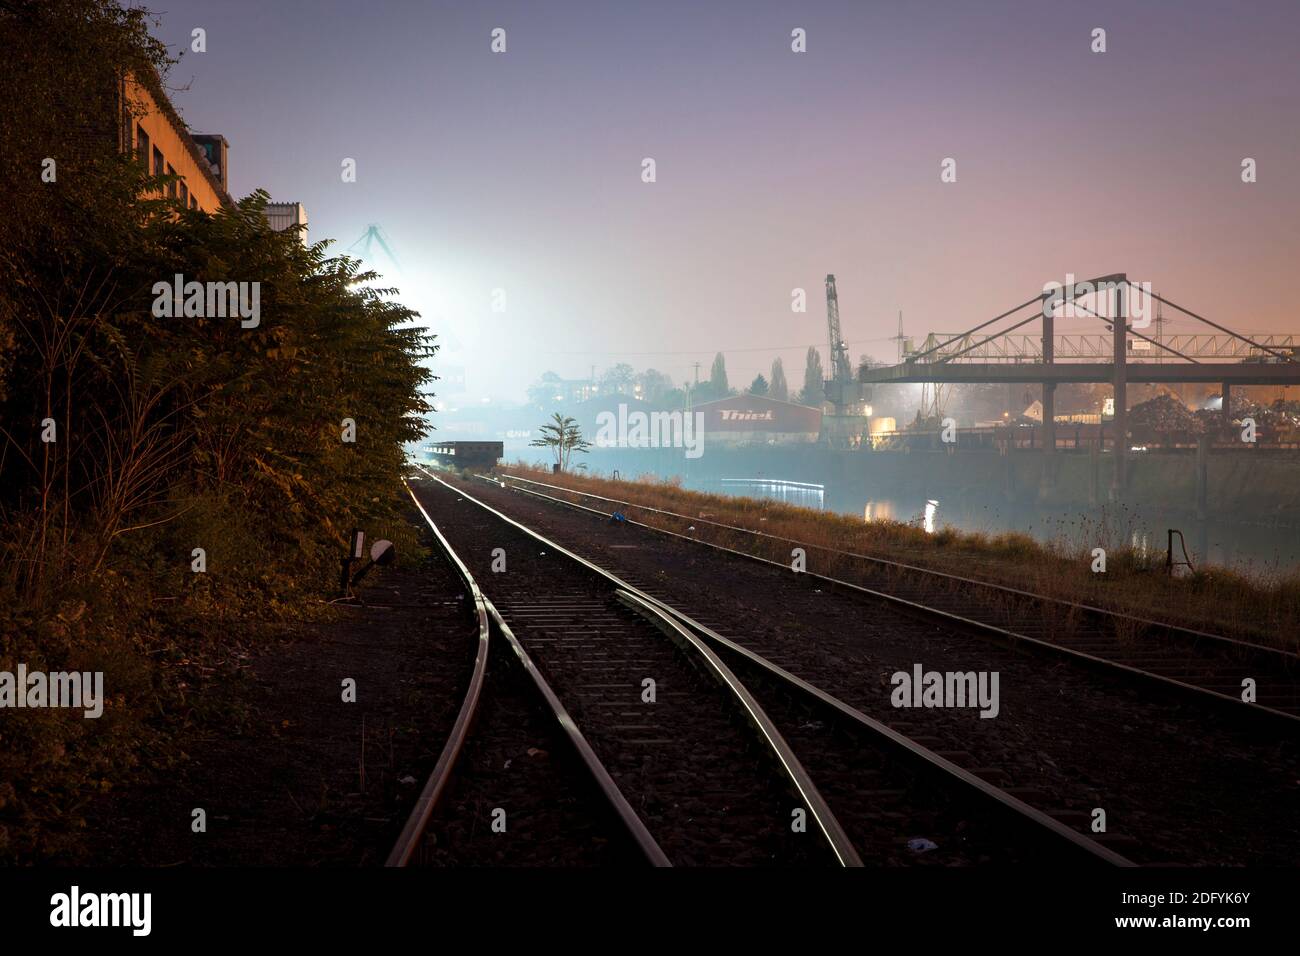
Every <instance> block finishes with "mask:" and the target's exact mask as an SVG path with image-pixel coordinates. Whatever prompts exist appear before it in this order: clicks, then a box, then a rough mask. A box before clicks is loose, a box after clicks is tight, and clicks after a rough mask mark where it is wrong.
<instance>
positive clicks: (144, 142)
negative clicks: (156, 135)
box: [135, 123, 149, 172]
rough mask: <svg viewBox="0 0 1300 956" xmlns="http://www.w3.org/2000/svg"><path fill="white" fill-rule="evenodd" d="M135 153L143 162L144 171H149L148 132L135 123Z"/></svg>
mask: <svg viewBox="0 0 1300 956" xmlns="http://www.w3.org/2000/svg"><path fill="white" fill-rule="evenodd" d="M135 155H136V157H137V158H138V159H139V160H140V162H142V163H144V168H145V172H148V171H149V134H148V133H146V132H145V131H144V127H143V126H141V125H139V124H138V123H137V124H136V127H135Z"/></svg>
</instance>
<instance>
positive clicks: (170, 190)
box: [167, 163, 177, 199]
mask: <svg viewBox="0 0 1300 956" xmlns="http://www.w3.org/2000/svg"><path fill="white" fill-rule="evenodd" d="M167 175H168V176H175V175H176V170H174V169H172V164H171V163H168V164H167ZM176 186H177V183H176V180H174V179H173V180H172V181H171V182H169V183H168V184H167V195H168V196H171V197H172V198H173V199H175V198H176V195H177V189H176Z"/></svg>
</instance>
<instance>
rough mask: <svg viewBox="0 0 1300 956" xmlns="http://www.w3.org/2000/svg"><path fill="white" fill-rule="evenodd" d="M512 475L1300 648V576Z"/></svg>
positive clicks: (739, 500)
mask: <svg viewBox="0 0 1300 956" xmlns="http://www.w3.org/2000/svg"><path fill="white" fill-rule="evenodd" d="M504 470H505V471H507V472H508V473H512V474H518V475H520V476H522V477H527V478H531V479H533V480H537V481H544V482H549V483H552V484H556V485H559V486H562V487H566V488H572V489H574V490H577V491H584V492H590V493H593V494H597V495H603V496H605V497H608V498H611V499H615V500H617V501H620V502H624V503H626V504H631V505H642V506H646V507H651V508H659V509H663V510H665V511H672V512H675V513H677V514H681V515H686V516H688V517H693V518H706V519H707V520H709V521H713V522H719V523H722V524H729V525H733V526H735V527H737V528H743V529H746V530H749V531H761V532H764V533H765V534H767V535H771V536H773V537H772V538H755V537H754V536H752V535H746V534H733V536H732V539H731V540H729V542H728V544H729V546H733V547H740V548H743V549H745V550H747V551H750V552H751V553H759V554H762V555H763V556H765V557H770V558H772V559H773V560H781V561H784V562H787V563H788V562H789V561H790V560H791V558H790V553H789V552H790V550H791V547H792V544H793V543H794V542H802V543H805V544H808V545H812V546H814V547H817V548H823V549H829V550H831V551H842V552H854V553H858V554H865V555H869V556H871V557H879V558H885V559H888V560H893V561H900V562H904V563H908V564H913V565H916V566H919V567H923V568H927V569H931V570H936V571H943V572H946V573H949V574H954V575H959V576H962V577H969V578H973V579H976V580H980V581H988V582H991V583H996V584H1001V585H1005V586H1008V587H1015V588H1021V589H1023V590H1026V591H1030V592H1033V593H1036V594H1041V595H1044V596H1047V597H1054V598H1059V599H1062V600H1068V601H1073V602H1078V603H1085V604H1092V605H1096V606H1098V607H1105V608H1109V609H1112V610H1115V611H1118V612H1121V613H1124V614H1130V615H1133V616H1135V617H1140V618H1146V619H1150V620H1155V621H1161V622H1165V623H1169V624H1174V625H1178V626H1181V627H1190V628H1194V629H1197V630H1206V631H1211V632H1214V633H1219V634H1224V635H1226V636H1231V637H1237V638H1240V639H1242V640H1249V641H1255V642H1258V643H1261V644H1268V645H1270V646H1281V647H1285V648H1288V649H1290V650H1295V649H1296V648H1297V646H1298V645H1300V623H1298V622H1300V572H1292V573H1290V574H1286V575H1280V576H1276V577H1273V578H1271V579H1267V580H1266V579H1263V578H1261V577H1259V576H1254V575H1250V574H1246V573H1243V572H1239V571H1231V570H1227V569H1223V568H1217V567H1213V566H1206V567H1198V568H1197V569H1196V570H1195V571H1193V572H1190V573H1187V574H1185V575H1182V576H1170V575H1168V574H1166V572H1165V568H1164V555H1163V553H1162V552H1157V553H1155V554H1153V553H1152V552H1150V551H1146V550H1144V549H1140V548H1133V547H1124V546H1120V547H1115V546H1113V545H1112V546H1110V547H1107V548H1104V549H1103V550H1104V551H1105V571H1104V572H1103V571H1099V570H1094V568H1095V567H1097V566H1098V556H1097V555H1095V554H1094V549H1092V548H1085V547H1077V546H1070V545H1069V544H1067V543H1066V542H1064V541H1063V540H1062V541H1057V542H1056V543H1051V544H1044V543H1041V542H1037V541H1035V540H1034V539H1033V538H1031V537H1029V536H1028V535H1025V534H1019V533H1005V534H985V533H967V532H961V531H958V530H956V529H953V528H951V527H943V526H940V527H936V528H935V529H934V530H933V532H928V531H927V530H926V529H925V528H924V527H923V526H918V525H915V524H911V523H904V522H899V521H891V520H882V521H871V522H867V521H864V520H863V519H862V518H856V517H850V516H846V515H839V514H831V513H827V512H821V511H814V510H811V509H807V508H799V507H795V506H792V505H789V504H783V503H780V502H775V501H769V500H760V499H754V498H745V497H733V496H724V495H716V494H707V493H702V492H698V491H690V490H687V489H685V488H683V487H681V482H680V481H679V480H673V479H668V480H662V479H657V478H653V477H649V476H646V477H643V478H640V479H638V480H613V479H608V478H596V477H588V476H579V475H574V474H566V475H559V476H556V475H552V474H551V473H550V472H549V471H544V470H541V469H534V468H529V467H527V466H523V465H514V466H511V467H509V468H508V469H504ZM632 517H634V518H635V519H636V520H638V521H642V522H644V523H646V524H650V525H652V526H655V527H663V528H668V529H671V530H680V528H679V527H678V525H679V524H680V520H679V519H674V518H669V517H666V516H661V515H655V514H653V513H650V512H646V511H643V510H639V509H638V510H637V511H636V513H635V514H634V515H632ZM777 539H779V540H777ZM786 539H788V540H786ZM852 560H853V559H852V558H849V557H845V556H843V555H841V556H838V557H836V556H834V555H831V556H830V557H829V558H828V559H827V565H826V566H825V567H822V568H820V570H822V571H824V573H829V574H835V573H836V572H837V571H840V570H842V569H844V568H845V567H847V566H849V565H850V564H851V563H852Z"/></svg>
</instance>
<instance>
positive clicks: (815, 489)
mask: <svg viewBox="0 0 1300 956" xmlns="http://www.w3.org/2000/svg"><path fill="white" fill-rule="evenodd" d="M706 484H710V485H711V484H714V482H707V483H706ZM716 484H717V485H718V487H717V488H716V489H714V490H717V491H721V492H722V493H723V494H727V495H740V496H744V497H746V498H766V499H768V500H770V501H781V502H784V503H785V504H789V505H796V506H798V507H800V508H812V509H813V510H815V511H822V510H824V509H825V507H826V486H825V485H817V484H812V483H811V482H807V481H782V480H780V479H776V478H719V479H717V482H716Z"/></svg>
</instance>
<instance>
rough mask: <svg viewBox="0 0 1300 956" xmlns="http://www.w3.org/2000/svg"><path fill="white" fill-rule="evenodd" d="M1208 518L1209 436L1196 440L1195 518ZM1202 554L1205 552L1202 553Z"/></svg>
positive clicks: (1202, 436)
mask: <svg viewBox="0 0 1300 956" xmlns="http://www.w3.org/2000/svg"><path fill="white" fill-rule="evenodd" d="M1209 516H1210V436H1209V435H1201V436H1200V437H1199V438H1197V439H1196V517H1197V519H1199V520H1201V521H1204V520H1205V519H1206V518H1208V517H1209ZM1201 553H1202V554H1204V553H1205V552H1204V551H1202V552H1201Z"/></svg>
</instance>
